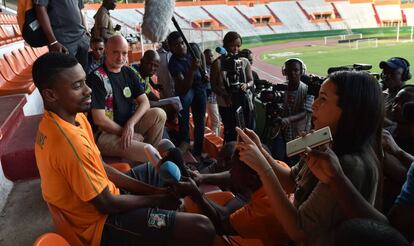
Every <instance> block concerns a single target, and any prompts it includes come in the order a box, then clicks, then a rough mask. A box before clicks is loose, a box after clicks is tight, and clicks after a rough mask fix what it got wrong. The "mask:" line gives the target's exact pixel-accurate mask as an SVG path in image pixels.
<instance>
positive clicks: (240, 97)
mask: <svg viewBox="0 0 414 246" xmlns="http://www.w3.org/2000/svg"><path fill="white" fill-rule="evenodd" d="M241 44H242V38H241V36H240V35H239V34H238V33H237V32H228V33H227V34H226V35H225V36H224V39H223V47H224V49H225V50H226V51H227V54H224V55H221V57H220V58H218V59H216V61H215V62H214V63H213V65H212V67H211V86H212V90H213V92H214V93H216V96H217V103H218V105H219V112H220V116H221V118H222V121H223V124H224V141H225V142H229V141H235V140H236V136H237V135H236V129H235V127H236V117H235V115H236V110H237V108H238V107H240V106H241V107H242V108H243V113H244V118H245V123H246V127H247V128H250V129H254V127H255V116H254V105H253V93H252V91H251V89H252V88H253V75H252V70H251V68H250V63H249V61H248V60H247V59H246V58H244V57H239V55H238V53H239V49H240V46H241Z"/></svg>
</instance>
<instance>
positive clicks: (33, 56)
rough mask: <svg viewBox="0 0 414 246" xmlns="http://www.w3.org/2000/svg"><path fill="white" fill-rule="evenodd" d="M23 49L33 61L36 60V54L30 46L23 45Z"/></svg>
mask: <svg viewBox="0 0 414 246" xmlns="http://www.w3.org/2000/svg"><path fill="white" fill-rule="evenodd" d="M24 49H25V50H26V51H27V53H28V54H29V55H30V57H31V58H32V60H33V61H36V60H37V56H36V54H35V53H34V51H33V49H32V47H30V46H25V47H24Z"/></svg>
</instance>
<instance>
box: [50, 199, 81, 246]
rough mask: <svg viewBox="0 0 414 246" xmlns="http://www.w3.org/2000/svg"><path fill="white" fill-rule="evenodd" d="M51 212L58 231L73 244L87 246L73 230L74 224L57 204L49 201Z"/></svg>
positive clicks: (74, 245) (72, 245)
mask: <svg viewBox="0 0 414 246" xmlns="http://www.w3.org/2000/svg"><path fill="white" fill-rule="evenodd" d="M47 206H48V208H49V212H50V214H51V215H52V220H53V223H54V224H55V227H56V231H57V232H58V233H59V235H61V236H62V237H64V238H65V239H66V241H68V242H69V244H70V245H71V246H85V244H84V243H82V241H81V240H80V238H79V237H78V235H76V233H75V232H74V231H73V228H72V225H71V224H70V223H69V221H67V220H66V218H65V216H64V215H63V213H62V212H61V211H60V210H59V208H57V207H56V206H54V205H52V204H50V203H48V204H47Z"/></svg>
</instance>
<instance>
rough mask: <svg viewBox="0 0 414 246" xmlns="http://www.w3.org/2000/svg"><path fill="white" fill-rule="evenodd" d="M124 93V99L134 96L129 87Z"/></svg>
mask: <svg viewBox="0 0 414 246" xmlns="http://www.w3.org/2000/svg"><path fill="white" fill-rule="evenodd" d="M123 93H124V97H126V98H130V97H131V95H132V93H131V89H129V87H128V86H127V87H125V88H124V90H123Z"/></svg>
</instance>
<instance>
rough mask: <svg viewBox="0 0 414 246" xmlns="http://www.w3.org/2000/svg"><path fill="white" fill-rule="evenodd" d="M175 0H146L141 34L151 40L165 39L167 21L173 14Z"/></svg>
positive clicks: (167, 31)
mask: <svg viewBox="0 0 414 246" xmlns="http://www.w3.org/2000/svg"><path fill="white" fill-rule="evenodd" d="M174 6H175V0H146V1H145V12H144V17H143V22H142V26H141V30H142V34H143V35H144V36H145V37H146V38H148V39H149V40H151V41H152V42H154V43H155V42H162V41H164V40H165V39H166V37H167V35H168V33H169V29H168V23H169V22H170V21H171V18H172V17H173V15H174Z"/></svg>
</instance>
